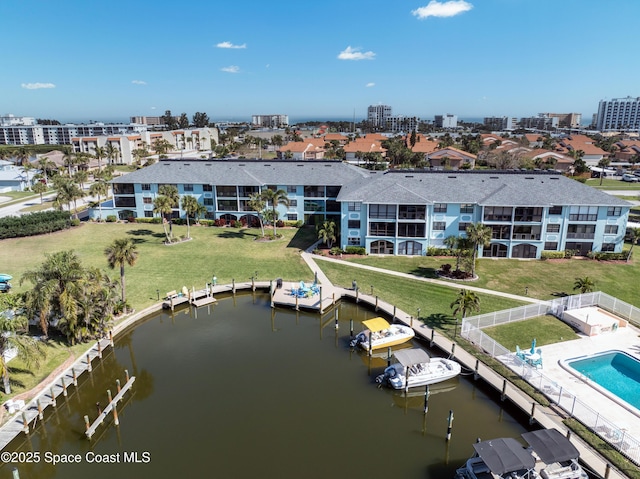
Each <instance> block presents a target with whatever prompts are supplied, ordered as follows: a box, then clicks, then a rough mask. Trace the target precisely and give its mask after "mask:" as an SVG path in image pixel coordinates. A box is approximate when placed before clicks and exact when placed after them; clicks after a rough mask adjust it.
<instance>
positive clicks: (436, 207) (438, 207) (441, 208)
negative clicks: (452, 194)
mask: <svg viewBox="0 0 640 479" xmlns="http://www.w3.org/2000/svg"><path fill="white" fill-rule="evenodd" d="M433 212H434V213H446V212H447V204H446V203H434V204H433Z"/></svg>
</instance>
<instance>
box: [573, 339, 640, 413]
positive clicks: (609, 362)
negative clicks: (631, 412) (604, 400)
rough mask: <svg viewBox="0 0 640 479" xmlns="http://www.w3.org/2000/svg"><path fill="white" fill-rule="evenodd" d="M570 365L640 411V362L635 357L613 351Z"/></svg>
mask: <svg viewBox="0 0 640 479" xmlns="http://www.w3.org/2000/svg"><path fill="white" fill-rule="evenodd" d="M569 365H570V366H571V367H572V368H573V369H575V370H576V371H579V372H580V373H582V374H584V375H585V376H587V377H588V378H589V379H591V380H592V381H593V382H595V383H597V384H599V385H600V386H602V387H603V388H605V389H606V390H607V391H610V392H612V393H613V394H615V395H616V396H618V397H619V398H621V399H623V400H624V401H626V402H628V403H629V404H631V405H632V406H634V407H636V408H637V409H640V362H638V360H636V359H635V358H634V357H633V356H629V355H628V354H625V353H623V352H617V351H613V352H608V353H603V354H596V355H594V356H592V357H589V358H586V359H579V360H576V361H571V362H569Z"/></svg>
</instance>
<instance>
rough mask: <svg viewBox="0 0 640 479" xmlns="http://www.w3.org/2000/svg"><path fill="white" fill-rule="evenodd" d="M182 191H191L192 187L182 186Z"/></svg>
mask: <svg viewBox="0 0 640 479" xmlns="http://www.w3.org/2000/svg"><path fill="white" fill-rule="evenodd" d="M182 188H183V189H184V191H193V185H182Z"/></svg>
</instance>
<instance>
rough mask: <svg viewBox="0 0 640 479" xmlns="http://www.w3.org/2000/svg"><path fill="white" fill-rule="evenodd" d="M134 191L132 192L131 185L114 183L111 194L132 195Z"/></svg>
mask: <svg viewBox="0 0 640 479" xmlns="http://www.w3.org/2000/svg"><path fill="white" fill-rule="evenodd" d="M134 193H135V191H133V184H132V183H114V184H113V194H114V195H133V194H134Z"/></svg>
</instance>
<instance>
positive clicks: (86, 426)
mask: <svg viewBox="0 0 640 479" xmlns="http://www.w3.org/2000/svg"><path fill="white" fill-rule="evenodd" d="M84 425H85V428H86V430H85V432H86V431H88V430H89V427H90V424H89V416H85V417H84ZM89 439H91V436H89Z"/></svg>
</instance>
